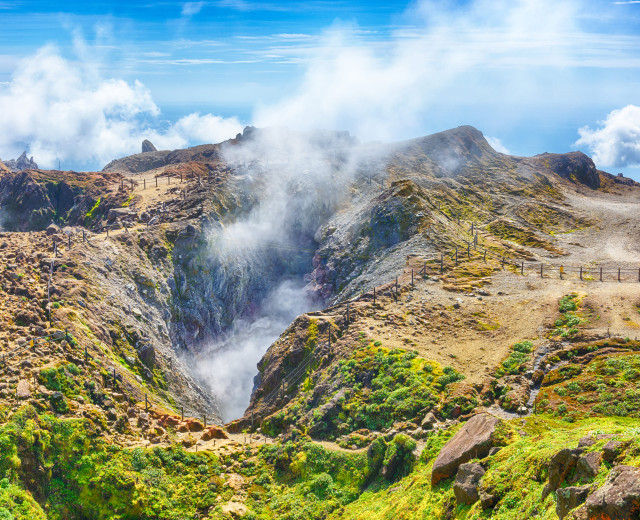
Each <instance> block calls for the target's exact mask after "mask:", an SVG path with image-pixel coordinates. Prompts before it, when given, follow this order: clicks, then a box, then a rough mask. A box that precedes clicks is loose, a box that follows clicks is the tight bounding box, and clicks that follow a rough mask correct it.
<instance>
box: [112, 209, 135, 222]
mask: <svg viewBox="0 0 640 520" xmlns="http://www.w3.org/2000/svg"><path fill="white" fill-rule="evenodd" d="M136 216H137V213H136V212H135V211H134V210H132V209H129V208H111V209H110V210H109V213H107V222H113V221H115V220H118V219H123V218H136Z"/></svg>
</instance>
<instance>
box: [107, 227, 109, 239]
mask: <svg viewBox="0 0 640 520" xmlns="http://www.w3.org/2000/svg"><path fill="white" fill-rule="evenodd" d="M107 238H109V227H108V226H107Z"/></svg>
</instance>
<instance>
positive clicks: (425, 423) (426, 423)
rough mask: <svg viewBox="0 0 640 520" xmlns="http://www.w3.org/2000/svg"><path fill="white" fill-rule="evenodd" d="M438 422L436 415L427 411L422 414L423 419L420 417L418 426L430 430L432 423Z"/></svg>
mask: <svg viewBox="0 0 640 520" xmlns="http://www.w3.org/2000/svg"><path fill="white" fill-rule="evenodd" d="M436 422H438V420H437V419H436V416H435V415H433V413H431V412H429V413H428V414H427V415H425V416H424V419H422V422H421V423H420V427H421V428H422V429H423V430H430V429H432V428H433V425H434V424H435V423H436Z"/></svg>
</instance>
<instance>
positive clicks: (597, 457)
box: [572, 451, 602, 483]
mask: <svg viewBox="0 0 640 520" xmlns="http://www.w3.org/2000/svg"><path fill="white" fill-rule="evenodd" d="M600 464H602V453H601V452H599V451H592V452H591V453H587V454H586V455H584V456H583V457H580V458H579V459H578V463H577V464H576V472H575V474H574V475H573V478H572V482H574V483H575V482H587V481H590V480H591V479H593V478H594V477H595V476H596V475H597V474H598V471H599V470H600Z"/></svg>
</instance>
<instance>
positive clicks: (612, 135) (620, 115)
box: [575, 105, 640, 167]
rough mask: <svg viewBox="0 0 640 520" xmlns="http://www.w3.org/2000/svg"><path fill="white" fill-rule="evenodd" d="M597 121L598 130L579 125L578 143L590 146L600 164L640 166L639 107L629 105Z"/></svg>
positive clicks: (578, 144) (577, 144)
mask: <svg viewBox="0 0 640 520" xmlns="http://www.w3.org/2000/svg"><path fill="white" fill-rule="evenodd" d="M598 124H599V125H600V128H597V129H591V128H590V127H588V126H585V127H583V128H580V130H578V133H579V134H580V139H578V140H577V141H576V143H575V146H582V145H584V146H587V147H588V148H589V149H590V150H591V152H592V153H593V160H594V162H595V163H596V164H597V165H598V166H601V167H606V166H620V167H624V166H638V165H640V107H638V106H635V105H627V106H626V107H624V108H620V109H618V110H612V111H611V112H610V113H609V114H608V115H607V118H606V119H605V120H604V121H599V122H598Z"/></svg>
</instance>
